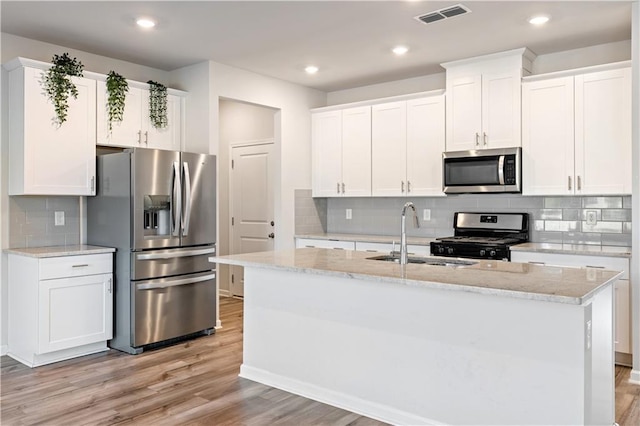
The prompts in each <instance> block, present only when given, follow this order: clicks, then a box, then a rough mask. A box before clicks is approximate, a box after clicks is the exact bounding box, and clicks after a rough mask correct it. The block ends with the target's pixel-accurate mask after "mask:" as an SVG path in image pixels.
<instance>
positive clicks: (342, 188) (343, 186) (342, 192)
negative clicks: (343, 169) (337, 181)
mask: <svg viewBox="0 0 640 426" xmlns="http://www.w3.org/2000/svg"><path fill="white" fill-rule="evenodd" d="M342 193H343V194H344V182H342Z"/></svg>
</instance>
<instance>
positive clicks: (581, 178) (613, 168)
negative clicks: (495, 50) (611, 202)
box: [522, 65, 632, 195]
mask: <svg viewBox="0 0 640 426" xmlns="http://www.w3.org/2000/svg"><path fill="white" fill-rule="evenodd" d="M613 67H614V69H603V70H597V69H600V68H603V67H596V70H597V71H592V72H588V71H587V70H585V71H583V72H578V73H576V72H575V71H574V72H573V74H574V75H566V73H557V74H552V75H551V76H536V77H535V78H534V77H531V78H530V79H527V80H526V81H525V82H524V83H523V90H522V93H523V95H522V96H523V105H522V117H523V118H522V120H523V124H522V125H523V128H522V130H523V131H522V146H523V150H522V151H523V165H522V169H523V194H524V195H573V194H576V195H602V194H630V193H631V183H632V179H631V70H630V68H628V67H624V68H615V65H614V66H613ZM604 68H611V67H609V66H605V67H604ZM558 74H560V75H558Z"/></svg>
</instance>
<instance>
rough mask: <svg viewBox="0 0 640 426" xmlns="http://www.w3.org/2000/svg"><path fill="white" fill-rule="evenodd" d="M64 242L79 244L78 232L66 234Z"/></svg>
mask: <svg viewBox="0 0 640 426" xmlns="http://www.w3.org/2000/svg"><path fill="white" fill-rule="evenodd" d="M64 243H65V244H66V245H73V244H80V236H79V235H78V234H66V235H65V237H64Z"/></svg>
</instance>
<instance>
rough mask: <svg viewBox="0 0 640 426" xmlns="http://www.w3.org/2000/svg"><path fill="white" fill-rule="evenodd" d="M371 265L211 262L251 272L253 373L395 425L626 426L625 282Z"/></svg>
mask: <svg viewBox="0 0 640 426" xmlns="http://www.w3.org/2000/svg"><path fill="white" fill-rule="evenodd" d="M367 257H371V253H364V252H354V251H342V250H324V249H298V250H292V251H284V252H265V253H254V254H245V255H236V256H228V257H215V258H211V260H212V261H213V262H217V263H228V264H235V265H241V266H244V267H245V320H244V321H245V327H244V349H243V350H244V359H243V365H242V367H241V373H240V375H241V376H242V377H246V378H248V379H251V380H255V381H258V382H262V383H265V384H267V385H270V386H274V387H278V388H281V389H284V390H287V391H290V392H293V393H296V394H299V395H303V396H306V397H309V398H312V399H316V400H319V401H322V402H326V403H329V404H332V405H335V406H338V407H342V408H345V409H348V410H351V411H354V412H357V413H360V414H364V415H367V416H370V417H373V418H377V419H380V420H383V421H387V422H390V423H396V424H443V423H446V424H515V423H519V424H522V423H527V424H551V423H553V424H613V423H614V381H613V373H614V367H613V289H612V285H611V284H612V283H613V282H614V281H615V280H616V278H617V277H618V276H619V274H618V273H616V272H613V271H604V270H587V269H576V268H555V267H543V266H538V265H530V264H517V263H508V262H496V261H481V262H478V263H477V264H476V265H473V266H468V267H456V268H453V267H447V266H425V265H414V264H409V265H405V266H404V267H402V266H400V265H396V264H393V263H389V262H380V261H373V260H368V259H367ZM536 283H538V285H536Z"/></svg>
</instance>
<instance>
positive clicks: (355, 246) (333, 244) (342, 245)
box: [296, 238, 431, 256]
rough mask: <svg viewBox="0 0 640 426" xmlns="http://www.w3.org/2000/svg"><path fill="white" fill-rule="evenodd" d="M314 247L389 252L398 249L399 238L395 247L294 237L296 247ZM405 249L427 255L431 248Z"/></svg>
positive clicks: (411, 252)
mask: <svg viewBox="0 0 640 426" xmlns="http://www.w3.org/2000/svg"><path fill="white" fill-rule="evenodd" d="M305 247H315V248H332V249H337V250H356V251H368V252H371V253H387V254H388V253H390V252H391V251H393V250H396V251H399V250H400V239H399V238H398V240H397V241H396V244H395V248H394V245H393V243H370V242H360V241H344V240H324V239H313V238H296V248H305ZM407 249H408V251H409V254H410V255H418V256H429V255H430V254H431V249H430V247H429V246H428V245H426V246H424V245H417V244H408V245H407Z"/></svg>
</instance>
